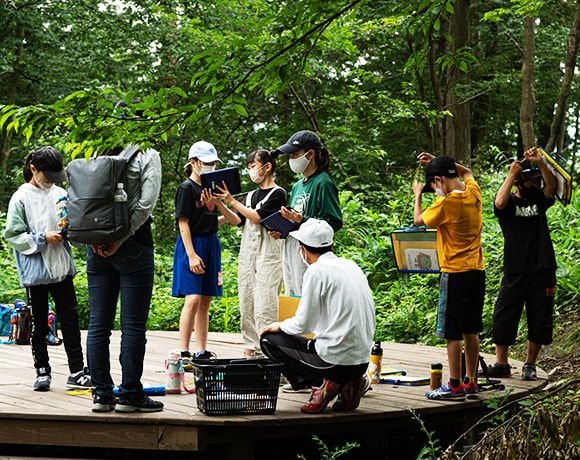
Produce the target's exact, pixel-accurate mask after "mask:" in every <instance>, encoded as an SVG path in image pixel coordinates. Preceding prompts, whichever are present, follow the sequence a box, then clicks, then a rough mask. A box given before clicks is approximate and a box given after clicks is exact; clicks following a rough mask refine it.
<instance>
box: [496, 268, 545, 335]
mask: <svg viewBox="0 0 580 460" xmlns="http://www.w3.org/2000/svg"><path fill="white" fill-rule="evenodd" d="M555 286H556V273H555V272H554V271H553V270H541V271H539V272H536V273H526V274H518V275H504V276H503V278H502V280H501V287H500V289H499V294H498V297H497V301H496V303H495V309H494V311H493V342H494V343H495V344H497V345H504V346H509V345H513V344H514V343H516V337H517V334H518V325H519V322H520V317H521V315H522V311H523V309H524V304H525V306H526V318H527V323H528V340H529V341H531V342H534V343H537V344H538V345H549V344H550V343H552V331H553V325H554V319H553V314H554V294H555V292H556V287H555Z"/></svg>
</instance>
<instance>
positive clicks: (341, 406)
mask: <svg viewBox="0 0 580 460" xmlns="http://www.w3.org/2000/svg"><path fill="white" fill-rule="evenodd" d="M365 390H367V385H366V380H365V377H364V376H363V377H359V378H358V379H354V380H351V381H350V382H348V383H347V384H346V385H344V386H343V387H342V390H341V392H340V394H339V395H338V400H337V401H336V402H335V403H334V404H333V405H332V408H333V409H334V410H338V411H347V410H355V409H356V408H357V407H358V405H359V404H360V398H362V395H363V394H365Z"/></svg>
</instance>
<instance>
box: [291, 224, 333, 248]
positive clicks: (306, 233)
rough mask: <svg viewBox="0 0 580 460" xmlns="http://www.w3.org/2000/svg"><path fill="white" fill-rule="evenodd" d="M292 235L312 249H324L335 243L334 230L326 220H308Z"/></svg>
mask: <svg viewBox="0 0 580 460" xmlns="http://www.w3.org/2000/svg"><path fill="white" fill-rule="evenodd" d="M290 235H291V236H292V237H293V238H296V239H297V240H298V241H300V242H301V243H302V244H304V245H306V246H310V247H311V248H324V247H327V246H330V245H332V244H333V242H334V241H333V237H334V230H333V229H332V227H331V226H330V224H329V223H328V222H326V221H325V220H318V219H308V220H307V221H306V222H304V223H303V224H302V225H301V226H300V228H299V229H298V230H296V231H294V232H290Z"/></svg>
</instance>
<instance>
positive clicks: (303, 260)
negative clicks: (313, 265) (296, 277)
mask: <svg viewBox="0 0 580 460" xmlns="http://www.w3.org/2000/svg"><path fill="white" fill-rule="evenodd" d="M300 258H301V259H302V262H304V264H305V265H310V264H309V263H308V262H306V257H304V249H302V248H300Z"/></svg>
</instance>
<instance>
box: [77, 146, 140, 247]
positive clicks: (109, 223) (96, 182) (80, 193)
mask: <svg viewBox="0 0 580 460" xmlns="http://www.w3.org/2000/svg"><path fill="white" fill-rule="evenodd" d="M138 151H139V146H138V145H134V144H132V145H128V146H127V148H125V150H123V151H122V152H121V153H120V154H119V155H114V156H107V155H102V156H98V157H96V158H91V159H90V160H89V161H86V160H85V159H84V158H81V159H78V160H73V161H71V162H70V163H69V164H68V166H67V168H66V171H67V175H68V184H69V186H68V203H67V213H68V230H67V233H66V236H67V238H68V239H69V240H70V241H72V242H73V243H83V244H98V243H107V242H110V241H115V240H118V239H120V238H122V237H123V236H125V235H126V234H127V233H128V232H129V208H128V203H127V195H126V194H124V199H123V198H119V196H120V194H121V195H122V194H123V193H124V190H121V189H122V188H123V184H124V183H125V170H126V167H127V163H128V162H129V160H130V159H131V158H133V156H134V155H135V154H136V153H137V152H138ZM116 196H117V199H116Z"/></svg>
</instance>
